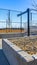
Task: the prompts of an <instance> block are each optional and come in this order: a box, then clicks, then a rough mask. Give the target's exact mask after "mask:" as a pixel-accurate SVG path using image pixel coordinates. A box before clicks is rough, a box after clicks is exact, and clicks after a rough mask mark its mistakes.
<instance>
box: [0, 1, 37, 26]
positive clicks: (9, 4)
mask: <svg viewBox="0 0 37 65" xmlns="http://www.w3.org/2000/svg"><path fill="white" fill-rule="evenodd" d="M36 2H37V0H36ZM32 3H33V0H0V8H4V9H11V10H18V11H25V10H26V9H27V8H33V6H32ZM7 14H8V13H7V12H3V11H0V20H1V19H2V20H4V19H5V20H6V18H7V16H6V15H7ZM11 15H13V16H11V18H12V17H14V18H12V19H13V21H16V22H17V21H18V22H19V21H20V20H19V19H20V18H19V19H17V17H16V15H14V14H13V13H11ZM34 18H35V17H34ZM25 20H26V22H27V17H26V16H25V15H24V16H23V21H25ZM0 25H1V27H2V26H4V25H6V23H5V24H3V25H2V23H0ZM13 25H14V26H16V25H17V24H13ZM18 26H19V25H17V27H18Z"/></svg>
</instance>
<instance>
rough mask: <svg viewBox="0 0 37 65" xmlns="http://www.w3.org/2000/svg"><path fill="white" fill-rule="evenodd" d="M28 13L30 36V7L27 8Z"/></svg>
mask: <svg viewBox="0 0 37 65" xmlns="http://www.w3.org/2000/svg"><path fill="white" fill-rule="evenodd" d="M27 13H28V14H27V15H28V17H27V18H28V36H30V9H29V8H28V9H27Z"/></svg>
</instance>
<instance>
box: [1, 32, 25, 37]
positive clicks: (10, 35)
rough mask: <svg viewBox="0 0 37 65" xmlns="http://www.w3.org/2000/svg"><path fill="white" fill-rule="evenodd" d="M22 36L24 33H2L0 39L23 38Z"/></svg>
mask: <svg viewBox="0 0 37 65" xmlns="http://www.w3.org/2000/svg"><path fill="white" fill-rule="evenodd" d="M24 35H25V34H24V33H11V34H10V33H6V34H5V33H2V34H0V38H12V37H23V36H24Z"/></svg>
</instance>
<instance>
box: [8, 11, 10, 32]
mask: <svg viewBox="0 0 37 65" xmlns="http://www.w3.org/2000/svg"><path fill="white" fill-rule="evenodd" d="M8 11H9V12H8V21H9V22H8V24H9V32H10V10H8Z"/></svg>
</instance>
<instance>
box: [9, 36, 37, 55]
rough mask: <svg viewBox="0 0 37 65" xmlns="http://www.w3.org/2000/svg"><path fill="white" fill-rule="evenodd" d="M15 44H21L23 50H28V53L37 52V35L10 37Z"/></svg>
mask: <svg viewBox="0 0 37 65" xmlns="http://www.w3.org/2000/svg"><path fill="white" fill-rule="evenodd" d="M9 41H11V42H13V43H14V44H15V45H17V46H19V47H20V48H21V49H22V50H24V51H26V52H27V53H28V54H31V55H32V54H36V53H37V36H35V37H34V36H33V37H22V38H14V39H9Z"/></svg>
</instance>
